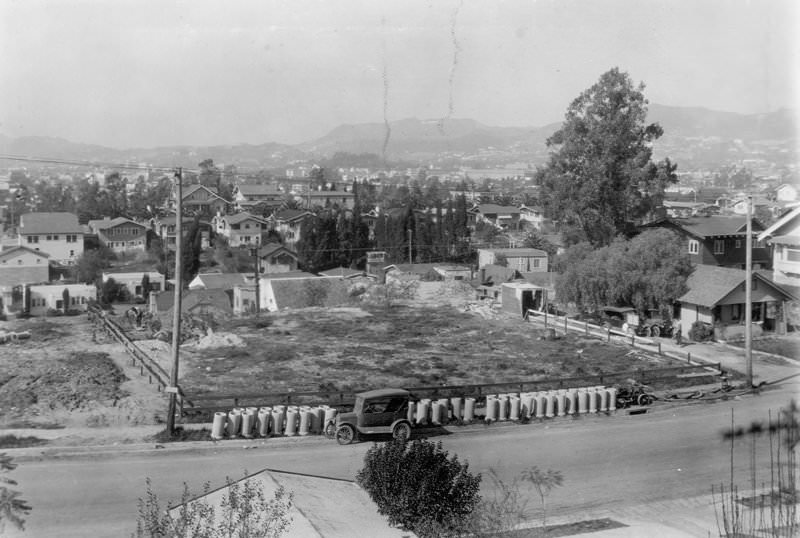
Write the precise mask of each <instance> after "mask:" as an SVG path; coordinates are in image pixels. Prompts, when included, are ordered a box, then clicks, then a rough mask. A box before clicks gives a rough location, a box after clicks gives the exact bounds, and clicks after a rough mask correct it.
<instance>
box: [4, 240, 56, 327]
mask: <svg viewBox="0 0 800 538" xmlns="http://www.w3.org/2000/svg"><path fill="white" fill-rule="evenodd" d="M48 258H49V256H48V255H47V254H45V253H44V252H38V251H35V250H33V249H30V248H28V247H20V246H13V247H11V248H7V249H5V250H2V251H0V314H10V313H12V312H19V311H21V310H22V307H23V290H24V288H25V285H26V284H37V283H40V282H47V281H48V280H49V279H50V265H49V263H48V260H47V259H48Z"/></svg>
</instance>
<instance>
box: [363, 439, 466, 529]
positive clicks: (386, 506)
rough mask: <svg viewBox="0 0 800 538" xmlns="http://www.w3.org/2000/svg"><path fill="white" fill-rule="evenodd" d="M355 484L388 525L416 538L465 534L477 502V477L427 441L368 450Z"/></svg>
mask: <svg viewBox="0 0 800 538" xmlns="http://www.w3.org/2000/svg"><path fill="white" fill-rule="evenodd" d="M356 480H357V481H358V483H359V484H360V485H361V487H362V488H364V490H365V491H366V492H367V493H368V494H369V496H370V497H371V498H372V500H373V501H374V502H375V504H377V505H378V512H379V513H381V514H382V515H384V516H387V518H388V519H389V523H390V524H392V525H397V526H400V527H403V528H404V529H407V530H409V531H412V532H414V533H416V534H417V535H418V536H420V537H421V538H427V537H433V536H442V535H448V534H458V533H459V532H462V531H464V530H466V528H467V527H468V525H469V520H470V517H469V516H470V514H471V513H472V511H473V510H474V509H475V507H476V506H477V504H478V503H479V502H480V495H479V488H480V483H481V476H480V475H473V474H471V473H470V472H469V464H468V463H461V462H459V461H458V458H457V457H456V456H455V455H453V456H452V457H449V455H448V453H447V451H445V450H443V449H442V444H441V443H433V442H430V441H426V440H415V441H412V442H405V441H403V440H399V439H396V440H392V441H390V442H388V443H386V444H383V445H378V444H375V445H373V446H372V448H370V449H369V450H368V451H367V454H366V455H365V456H364V468H363V469H361V470H360V471H359V472H358V474H357V475H356Z"/></svg>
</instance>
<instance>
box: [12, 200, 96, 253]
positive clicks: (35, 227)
mask: <svg viewBox="0 0 800 538" xmlns="http://www.w3.org/2000/svg"><path fill="white" fill-rule="evenodd" d="M83 236H84V229H83V227H82V226H81V225H80V224H79V223H78V217H77V215H75V214H74V213H25V214H23V215H20V218H19V231H18V243H17V244H18V245H19V246H25V247H28V248H30V249H32V250H36V251H40V252H44V253H46V254H48V255H49V256H50V260H51V261H53V262H56V263H60V264H64V265H72V264H73V263H75V260H77V259H78V257H80V256H81V255H82V254H83Z"/></svg>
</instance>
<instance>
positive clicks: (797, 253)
mask: <svg viewBox="0 0 800 538" xmlns="http://www.w3.org/2000/svg"><path fill="white" fill-rule="evenodd" d="M784 252H785V254H784V259H785V260H786V261H787V262H800V249H796V248H787V249H785V250H784Z"/></svg>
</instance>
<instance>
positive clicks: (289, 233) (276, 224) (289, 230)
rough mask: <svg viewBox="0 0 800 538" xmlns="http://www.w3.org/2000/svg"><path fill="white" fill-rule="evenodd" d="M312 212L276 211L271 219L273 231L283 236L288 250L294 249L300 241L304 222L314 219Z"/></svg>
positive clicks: (295, 210) (297, 210) (296, 210)
mask: <svg viewBox="0 0 800 538" xmlns="http://www.w3.org/2000/svg"><path fill="white" fill-rule="evenodd" d="M313 216H314V214H313V213H311V212H310V211H303V210H300V209H284V210H283V211H276V212H275V213H273V214H272V215H270V217H269V219H268V220H269V221H270V224H271V226H272V229H273V230H275V231H276V232H278V233H279V234H281V237H283V241H284V243H285V245H286V246H287V247H288V248H291V249H293V248H294V246H295V245H296V244H297V242H298V241H299V240H300V234H301V233H302V231H303V222H305V220H306V219H308V218H311V217H313Z"/></svg>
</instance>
